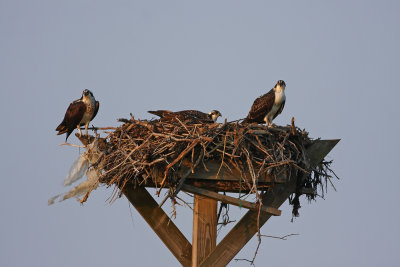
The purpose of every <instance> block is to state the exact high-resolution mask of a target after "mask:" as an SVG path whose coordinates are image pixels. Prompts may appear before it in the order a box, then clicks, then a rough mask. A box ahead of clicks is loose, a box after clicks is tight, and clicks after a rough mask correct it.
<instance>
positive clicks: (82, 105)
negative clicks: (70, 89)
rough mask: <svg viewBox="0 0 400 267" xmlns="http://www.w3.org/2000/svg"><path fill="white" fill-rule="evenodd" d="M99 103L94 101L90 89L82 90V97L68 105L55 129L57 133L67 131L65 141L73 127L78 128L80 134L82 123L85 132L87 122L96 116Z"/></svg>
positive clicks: (87, 125)
mask: <svg viewBox="0 0 400 267" xmlns="http://www.w3.org/2000/svg"><path fill="white" fill-rule="evenodd" d="M99 105H100V104H99V101H96V99H95V98H94V96H93V93H92V92H91V91H90V90H88V89H85V90H83V93H82V97H81V98H80V99H78V100H75V101H74V102H72V103H71V104H70V105H69V107H68V109H67V111H66V112H65V116H64V119H63V121H62V122H61V123H60V125H58V127H57V129H56V131H58V133H57V135H60V134H63V133H67V136H66V137H65V142H67V139H68V136H69V135H70V134H71V133H72V132H73V131H74V129H75V128H78V130H79V134H80V135H81V136H82V132H81V128H80V127H81V126H82V125H85V131H86V134H87V133H88V127H89V122H90V121H91V120H93V119H94V117H96V114H97V111H99Z"/></svg>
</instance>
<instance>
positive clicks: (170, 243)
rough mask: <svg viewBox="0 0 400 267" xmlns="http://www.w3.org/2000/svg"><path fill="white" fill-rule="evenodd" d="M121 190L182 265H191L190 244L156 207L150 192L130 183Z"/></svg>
mask: <svg viewBox="0 0 400 267" xmlns="http://www.w3.org/2000/svg"><path fill="white" fill-rule="evenodd" d="M122 192H123V193H124V194H125V196H126V197H127V199H128V200H129V201H130V202H131V203H132V205H133V206H134V207H135V208H136V210H137V211H138V212H139V213H140V215H142V217H143V218H144V219H145V220H146V222H147V223H148V224H149V225H150V227H151V228H152V229H153V231H154V232H155V233H156V234H157V235H158V237H159V238H160V239H161V240H162V241H163V242H164V244H165V245H166V246H167V248H168V249H169V250H170V251H171V253H172V254H173V255H174V256H175V257H176V259H177V260H178V261H179V262H180V263H181V264H182V266H188V267H189V266H191V262H192V245H191V244H190V243H189V241H188V240H187V239H186V237H185V236H184V235H183V234H182V233H181V232H180V231H179V229H178V228H177V227H176V226H175V224H174V223H173V222H172V221H171V220H170V218H169V217H168V215H167V214H165V212H164V211H163V210H162V209H161V208H159V207H158V204H157V202H156V201H155V200H154V198H153V197H152V196H151V195H150V193H149V192H147V190H146V189H145V188H143V187H136V188H134V187H133V186H132V185H126V186H125V187H124V189H123V191H122Z"/></svg>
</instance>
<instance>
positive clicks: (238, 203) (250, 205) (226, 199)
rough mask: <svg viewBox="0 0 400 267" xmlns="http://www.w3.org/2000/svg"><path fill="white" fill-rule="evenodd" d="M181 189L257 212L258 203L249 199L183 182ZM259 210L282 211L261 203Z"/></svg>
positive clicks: (274, 214) (273, 213)
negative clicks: (222, 193)
mask: <svg viewBox="0 0 400 267" xmlns="http://www.w3.org/2000/svg"><path fill="white" fill-rule="evenodd" d="M182 189H183V190H184V191H187V192H189V193H193V194H197V195H200V196H204V197H208V198H211V199H214V200H217V201H221V202H224V203H227V204H232V205H235V206H238V207H243V208H246V209H249V210H253V211H257V212H258V203H251V202H249V201H246V200H241V199H237V198H234V197H230V196H226V195H221V194H218V193H216V192H213V191H210V190H206V189H203V188H199V187H195V186H191V185H186V184H184V185H183V186H182ZM261 211H264V212H266V213H269V214H271V215H273V216H280V215H281V213H282V211H280V210H278V209H275V208H272V207H267V206H265V205H262V207H261Z"/></svg>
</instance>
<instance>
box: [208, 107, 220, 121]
mask: <svg viewBox="0 0 400 267" xmlns="http://www.w3.org/2000/svg"><path fill="white" fill-rule="evenodd" d="M208 116H210V117H211V119H212V120H213V121H214V122H216V121H217V119H218V117H220V116H222V114H221V112H219V111H218V110H215V109H213V110H211V111H210V112H209V113H208Z"/></svg>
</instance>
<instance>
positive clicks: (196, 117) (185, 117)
mask: <svg viewBox="0 0 400 267" xmlns="http://www.w3.org/2000/svg"><path fill="white" fill-rule="evenodd" d="M148 112H149V113H151V114H154V115H157V116H159V117H160V118H161V120H172V119H174V118H178V119H179V120H182V121H192V122H193V121H194V122H202V123H213V122H216V121H217V119H218V117H219V116H221V113H220V112H219V111H218V110H212V111H210V112H209V113H204V112H201V111H198V110H182V111H176V112H173V111H170V110H155V111H153V110H150V111H148Z"/></svg>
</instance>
